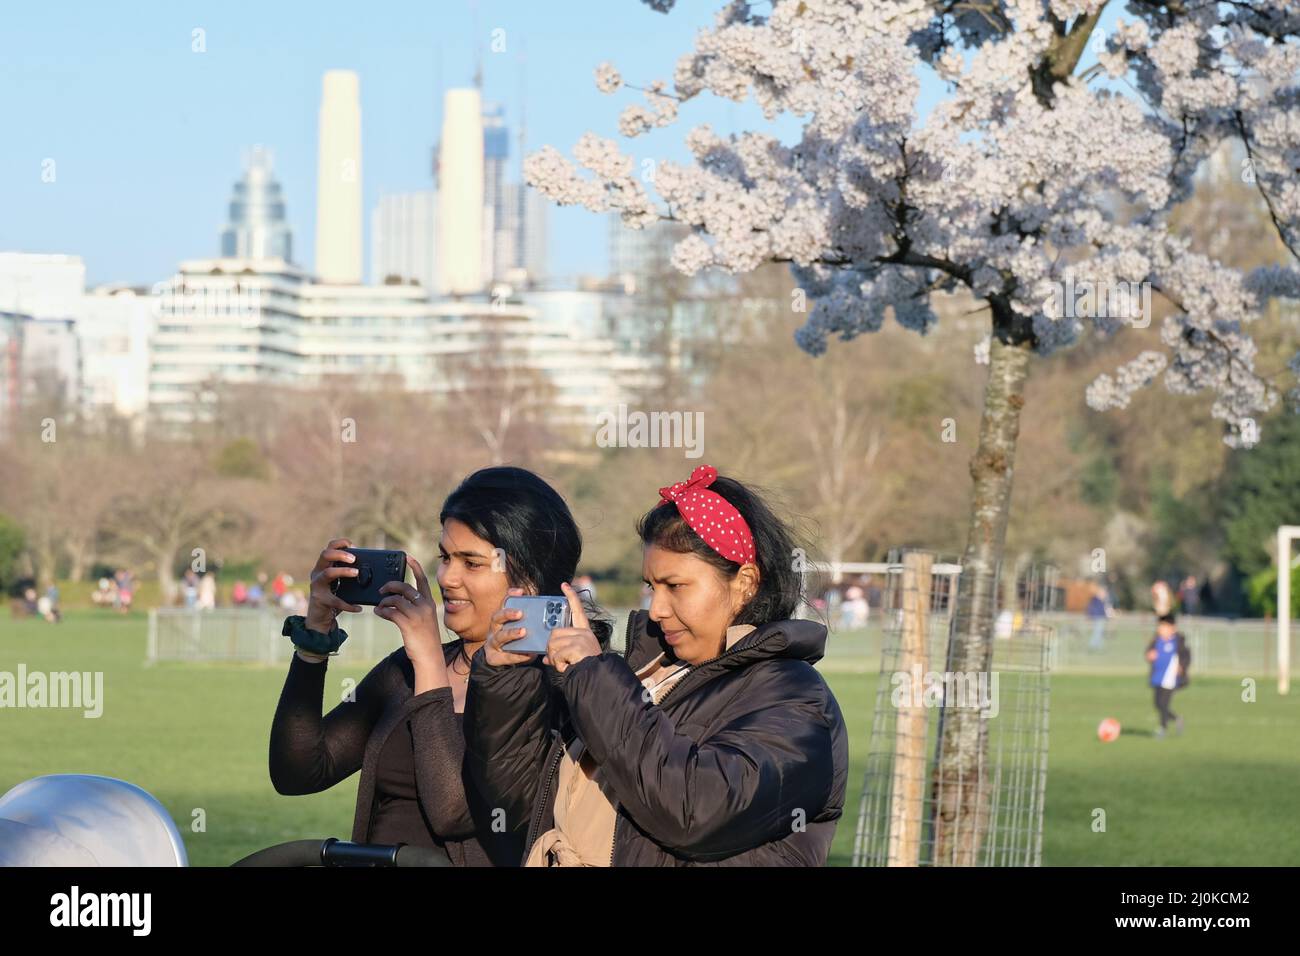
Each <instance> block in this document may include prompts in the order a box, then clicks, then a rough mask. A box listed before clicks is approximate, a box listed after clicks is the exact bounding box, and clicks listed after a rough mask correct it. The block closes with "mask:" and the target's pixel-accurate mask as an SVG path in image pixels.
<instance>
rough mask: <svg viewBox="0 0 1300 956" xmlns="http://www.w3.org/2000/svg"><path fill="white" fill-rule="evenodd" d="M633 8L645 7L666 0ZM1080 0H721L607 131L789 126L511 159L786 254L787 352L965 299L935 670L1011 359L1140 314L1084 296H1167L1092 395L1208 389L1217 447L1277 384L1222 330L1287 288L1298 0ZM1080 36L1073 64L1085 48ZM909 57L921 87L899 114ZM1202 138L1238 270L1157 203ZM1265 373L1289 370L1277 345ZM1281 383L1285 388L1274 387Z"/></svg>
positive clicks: (1023, 368)
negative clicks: (979, 379)
mask: <svg viewBox="0 0 1300 956" xmlns="http://www.w3.org/2000/svg"><path fill="white" fill-rule="evenodd" d="M644 2H646V3H649V5H650V6H652V7H654V8H655V9H657V10H659V11H660V12H664V13H667V12H668V11H669V10H670V9H671V8H672V7H673V5H674V0H644ZM1112 2H1113V3H1114V5H1115V6H1116V7H1119V6H1120V3H1119V0H1112ZM1107 6H1108V2H1107V0H874V2H870V0H771V2H769V3H763V4H759V3H748V2H740V0H738V2H732V3H728V4H726V5H725V6H724V7H723V8H722V10H721V11H720V12H719V13H718V14H717V16H716V19H715V23H714V26H713V27H712V28H709V29H704V30H702V31H700V32H699V34H698V35H697V37H696V40H695V45H694V49H693V50H691V51H689V52H687V53H686V54H685V55H684V56H682V57H681V58H680V59H679V60H678V62H677V64H676V68H675V71H674V74H673V78H672V83H671V85H670V84H669V83H668V82H667V81H666V80H656V81H654V82H651V83H649V84H648V85H647V86H644V87H641V88H639V90H640V93H641V98H642V100H643V102H640V103H636V104H633V105H629V106H627V107H626V108H625V109H624V110H623V112H622V114H621V117H620V122H619V128H620V132H621V133H622V134H623V135H624V136H625V137H635V136H638V135H640V134H642V133H644V132H647V131H648V130H651V129H655V128H659V127H664V126H668V125H671V124H673V123H676V122H677V121H678V118H679V113H683V112H685V110H684V109H683V107H684V105H685V104H686V103H687V101H689V100H691V99H693V98H695V97H697V96H700V95H701V94H704V93H706V92H707V93H712V94H714V95H716V96H719V97H724V98H727V99H730V100H734V101H738V102H743V101H744V100H746V99H747V98H748V97H749V96H751V95H752V96H753V97H754V99H755V100H756V102H757V103H758V104H759V106H760V107H761V108H762V110H763V113H764V116H765V117H766V118H767V119H768V120H774V119H776V118H777V117H778V116H780V115H782V114H790V115H793V116H796V117H798V118H799V119H800V121H801V123H802V129H801V135H800V137H799V139H798V141H797V142H795V143H793V144H787V143H784V142H782V141H781V140H780V139H778V138H777V137H775V136H772V135H768V134H765V133H762V132H746V133H744V134H742V135H732V136H728V137H725V138H724V137H721V136H719V135H717V134H715V133H714V132H713V131H712V130H711V129H710V128H709V127H708V126H705V125H701V126H696V127H695V128H693V129H691V130H690V131H689V132H688V133H687V134H686V140H685V141H686V144H687V146H688V147H689V149H690V152H691V154H692V155H693V157H694V162H693V163H692V164H689V165H682V164H675V163H670V162H660V163H658V164H657V168H656V169H655V172H654V175H653V182H651V183H647V182H645V181H643V179H642V178H639V177H638V176H637V175H635V172H634V170H635V167H634V159H633V157H632V156H630V155H628V154H626V153H624V152H622V151H621V150H620V148H619V146H618V144H617V143H615V142H614V141H612V140H608V139H603V138H601V137H598V136H596V135H593V134H591V133H588V134H586V135H584V136H583V137H582V138H581V139H580V140H579V142H578V143H577V145H576V146H575V147H574V150H573V157H574V159H575V160H576V165H575V163H574V162H571V161H570V160H568V159H566V158H565V157H564V156H563V155H562V154H561V153H559V152H558V151H557V150H555V149H554V148H552V147H545V148H543V149H542V150H540V151H539V152H537V153H535V154H533V155H531V156H530V157H528V159H527V161H526V165H525V171H526V176H527V178H528V180H529V182H531V183H532V184H533V185H535V186H537V187H538V188H539V189H541V190H542V191H543V192H544V193H545V194H547V195H548V196H549V197H551V198H552V199H553V200H555V201H557V202H559V203H562V204H575V203H576V204H581V205H583V206H585V207H587V208H588V209H591V210H594V211H607V210H617V211H619V212H620V213H621V215H622V218H623V221H624V222H625V223H626V225H628V226H629V227H631V228H643V227H645V226H646V225H647V224H649V223H652V222H654V221H656V220H659V219H665V218H667V219H672V220H676V221H680V222H682V223H685V224H688V225H689V226H691V227H692V232H691V234H690V235H688V236H687V237H686V238H684V239H683V240H682V241H680V242H679V243H678V244H677V246H676V248H675V250H674V264H675V265H676V266H677V268H679V269H680V270H682V271H683V272H684V273H687V274H693V273H695V272H697V271H699V270H701V269H706V268H715V269H723V270H728V271H732V272H745V271H748V270H752V269H754V268H756V267H757V266H758V265H760V264H761V263H764V262H768V261H777V262H788V263H790V266H791V269H792V270H793V273H794V275H795V278H796V280H797V281H798V282H799V284H800V286H801V287H802V288H803V289H804V290H805V292H806V293H807V295H808V297H809V298H810V299H812V300H815V304H814V305H813V307H812V308H811V309H810V311H809V312H808V317H807V321H806V323H805V324H804V325H803V327H802V328H801V329H800V330H799V332H798V333H797V334H796V340H797V342H798V345H799V346H800V347H802V348H803V349H806V350H807V351H809V352H812V353H814V354H817V353H821V352H823V351H824V350H825V349H826V348H827V345H828V340H829V339H830V338H831V337H832V336H835V337H837V338H839V339H842V340H848V339H852V338H854V337H856V336H858V335H860V334H862V333H865V332H873V331H876V330H878V329H879V328H880V327H881V325H882V323H883V322H884V321H885V319H886V316H887V314H891V313H892V315H893V318H894V320H895V321H897V322H898V323H900V324H901V325H903V326H905V327H907V328H909V329H914V330H916V331H917V332H919V333H922V334H924V333H926V332H927V331H928V330H929V329H931V328H932V327H933V326H934V324H935V323H936V321H937V316H936V314H935V312H934V311H933V310H932V308H931V305H930V294H931V293H932V292H934V291H936V290H944V291H956V290H965V291H966V292H968V293H969V294H970V295H972V296H974V297H975V298H976V299H977V300H980V301H981V302H982V303H983V304H984V305H986V306H987V309H988V315H989V323H990V327H989V339H988V340H987V342H986V343H985V344H984V345H983V346H982V347H981V348H980V349H979V350H978V352H979V353H980V358H981V360H982V361H984V362H986V363H987V365H988V378H987V383H986V388H985V396H984V407H983V412H982V418H981V422H980V433H979V443H978V447H977V450H976V453H975V455H974V457H973V459H972V461H971V465H970V470H971V476H972V478H973V482H974V489H973V497H972V504H971V513H970V519H969V536H968V541H967V544H966V549H965V553H964V556H963V565H964V567H965V571H964V573H963V574H962V577H961V584H960V589H959V594H958V605H957V612H956V619H955V624H954V628H955V630H954V633H953V636H952V642H953V643H952V658H951V662H950V665H949V666H950V668H951V669H953V670H958V671H968V672H979V671H984V670H987V669H988V667H989V663H990V659H991V653H992V640H991V632H992V617H993V613H994V609H995V594H994V581H995V572H996V569H997V566H998V564H999V561H1000V559H1001V556H1002V550H1003V544H1004V540H1005V535H1006V526H1007V517H1008V512H1009V505H1010V495H1011V485H1012V472H1013V464H1014V461H1015V452H1016V439H1017V434H1018V430H1019V421H1020V414H1021V409H1022V408H1023V405H1024V385H1025V381H1026V376H1027V375H1028V372H1029V367H1030V360H1031V357H1032V356H1033V355H1035V354H1037V355H1045V354H1047V353H1050V352H1053V351H1055V350H1057V349H1060V348H1063V347H1066V346H1069V345H1070V344H1071V343H1073V342H1075V341H1076V340H1077V339H1078V338H1079V337H1080V336H1081V335H1084V334H1099V335H1105V336H1113V335H1116V334H1117V333H1119V332H1120V331H1121V330H1123V329H1125V328H1126V327H1128V326H1130V325H1134V326H1139V327H1140V326H1141V325H1144V324H1146V323H1148V322H1149V321H1150V319H1151V316H1150V309H1149V307H1143V308H1137V307H1135V302H1136V301H1137V300H1136V299H1128V300H1123V299H1122V298H1121V299H1120V300H1119V305H1118V307H1107V305H1109V306H1114V305H1115V303H1116V301H1117V300H1116V299H1115V298H1114V297H1110V298H1107V297H1106V296H1105V295H1102V290H1115V289H1121V290H1123V289H1137V288H1140V289H1143V290H1146V291H1148V293H1150V292H1153V293H1154V294H1155V295H1156V296H1158V297H1160V298H1161V299H1163V300H1164V302H1165V303H1166V305H1167V313H1166V316H1165V318H1164V319H1163V323H1162V325H1161V328H1160V333H1161V334H1160V341H1161V343H1162V346H1163V347H1162V348H1161V349H1158V350H1157V349H1146V350H1143V351H1140V352H1139V353H1138V354H1137V355H1135V356H1133V357H1132V358H1131V359H1130V360H1129V361H1127V362H1126V363H1125V364H1123V365H1122V366H1120V367H1119V368H1118V369H1117V370H1116V371H1115V372H1114V374H1109V375H1102V376H1100V377H1099V378H1097V379H1096V380H1095V381H1094V382H1093V383H1092V385H1091V386H1089V388H1088V390H1087V401H1088V404H1089V405H1090V406H1091V407H1092V408H1095V409H1098V410H1105V409H1117V408H1124V407H1125V406H1126V405H1127V404H1128V403H1129V401H1130V399H1131V396H1132V395H1133V393H1134V392H1135V391H1137V390H1138V389H1140V388H1142V387H1144V386H1146V385H1149V384H1150V383H1152V382H1153V381H1154V380H1155V379H1157V378H1160V377H1162V378H1163V381H1164V384H1165V386H1166V387H1167V388H1168V389H1169V390H1171V391H1173V392H1177V393H1198V392H1210V393H1212V394H1213V395H1214V403H1213V406H1212V414H1213V416H1214V417H1215V418H1217V419H1220V420H1222V422H1223V423H1224V428H1225V441H1227V442H1228V443H1229V444H1230V445H1233V446H1241V445H1249V444H1251V443H1253V442H1254V441H1257V440H1258V439H1259V437H1260V435H1259V429H1258V426H1257V424H1256V420H1257V416H1259V415H1260V414H1261V413H1263V412H1266V411H1268V410H1269V409H1271V408H1273V407H1275V406H1276V405H1277V403H1278V401H1279V400H1280V399H1282V398H1283V397H1284V396H1283V394H1282V393H1283V392H1285V391H1286V390H1287V388H1288V387H1289V386H1288V384H1287V383H1282V384H1278V383H1277V382H1276V381H1275V380H1273V379H1270V378H1269V376H1268V375H1267V374H1265V373H1262V372H1260V371H1258V370H1257V369H1256V367H1255V351H1256V350H1255V346H1254V343H1253V342H1252V339H1251V337H1250V335H1249V327H1250V325H1251V323H1253V322H1255V321H1257V320H1259V319H1260V318H1261V317H1262V316H1263V315H1264V314H1265V306H1266V303H1267V302H1268V300H1269V299H1270V298H1274V297H1286V298H1292V299H1294V298H1300V270H1298V269H1297V261H1296V260H1297V259H1298V258H1300V252H1298V251H1297V250H1300V185H1298V184H1297V175H1296V174H1297V172H1298V171H1300V86H1298V85H1297V79H1296V78H1297V72H1298V68H1300V43H1297V38H1298V37H1300V2H1297V0H1271V2H1266V0H1224V2H1218V0H1128V2H1127V3H1126V4H1124V9H1123V10H1122V11H1121V12H1122V13H1123V14H1124V16H1123V17H1122V18H1120V19H1118V20H1116V22H1115V24H1114V27H1113V29H1112V30H1110V32H1109V34H1108V35H1103V32H1102V31H1101V30H1100V29H1099V22H1100V20H1101V18H1102V15H1103V13H1104V12H1105V9H1106V7H1107ZM1090 51H1091V52H1092V53H1093V54H1094V55H1095V57H1094V58H1095V60H1096V62H1095V63H1093V64H1092V65H1090V66H1086V67H1085V66H1084V65H1083V62H1082V61H1084V60H1085V54H1086V53H1088V52H1090ZM1089 59H1091V58H1089ZM926 74H930V75H933V76H934V77H935V78H936V79H937V81H938V82H940V83H941V84H943V86H944V88H945V90H946V96H945V97H944V98H943V99H942V100H941V101H940V102H938V103H937V105H935V106H934V107H933V108H932V109H931V110H930V111H929V113H928V114H927V115H926V116H925V117H924V118H923V119H922V117H921V116H920V114H919V111H918V96H919V93H920V90H921V78H922V77H923V76H924V75H926ZM596 82H597V85H598V86H599V88H600V89H601V90H603V91H604V92H607V93H615V92H617V91H619V90H620V89H622V88H623V87H625V86H626V84H625V83H624V81H623V79H622V77H621V76H620V74H619V72H618V71H617V69H616V68H615V67H614V66H613V65H611V64H602V65H601V66H600V67H599V68H598V69H597V70H596ZM1229 141H1231V142H1235V143H1237V144H1239V148H1242V149H1244V157H1245V158H1244V161H1243V168H1242V175H1243V178H1245V179H1246V181H1248V182H1250V181H1253V183H1254V184H1255V186H1256V188H1257V189H1258V192H1259V195H1260V196H1261V197H1262V201H1263V202H1264V203H1265V204H1266V205H1267V209H1268V213H1269V216H1270V218H1271V221H1272V224H1273V226H1274V228H1275V229H1276V231H1277V234H1278V236H1279V238H1280V239H1281V242H1282V244H1283V246H1284V247H1285V249H1286V250H1288V251H1289V256H1288V257H1287V259H1286V261H1285V262H1283V263H1279V264H1276V265H1273V266H1270V267H1267V268H1262V269H1258V270H1254V271H1251V272H1249V273H1244V272H1242V271H1239V270H1235V269H1232V268H1228V267H1226V266H1224V265H1222V264H1221V263H1219V262H1217V261H1214V260H1212V259H1210V258H1208V257H1206V256H1204V255H1201V254H1198V253H1197V252H1196V251H1194V250H1193V248H1192V247H1191V243H1190V242H1189V240H1188V239H1187V238H1186V237H1183V236H1180V235H1178V234H1177V232H1176V230H1174V229H1172V228H1171V227H1170V224H1169V223H1170V213H1171V211H1172V210H1173V208H1174V207H1175V206H1176V205H1177V204H1179V203H1180V202H1182V201H1183V200H1184V199H1186V198H1187V197H1188V196H1189V195H1190V194H1191V192H1192V190H1193V187H1194V181H1193V177H1194V174H1195V173H1196V171H1197V168H1198V166H1200V164H1201V163H1202V161H1204V160H1205V159H1206V158H1207V157H1208V156H1209V155H1210V154H1211V153H1212V152H1214V151H1215V150H1217V149H1219V148H1220V147H1222V146H1223V144H1224V143H1225V142H1229ZM648 185H649V186H652V187H653V189H654V191H655V193H657V195H653V196H652V195H651V193H650V191H649V190H648V189H647V186H648ZM1063 289H1066V290H1070V289H1075V290H1085V294H1084V295H1082V296H1081V297H1078V298H1076V297H1075V296H1074V295H1071V294H1065V295H1062V294H1061V290H1063ZM1101 299H1106V304H1099V302H1100V300H1101ZM1148 301H1149V298H1148ZM1290 368H1291V371H1292V372H1294V373H1296V374H1300V354H1297V357H1296V358H1295V359H1293V360H1292V362H1291V365H1290ZM1290 387H1291V388H1292V390H1291V391H1290V392H1289V393H1288V394H1286V395H1285V399H1286V400H1287V401H1288V402H1296V401H1297V392H1296V390H1295V389H1294V382H1290ZM984 723H985V722H983V721H981V720H980V719H979V717H978V716H977V715H975V714H973V713H967V712H964V711H955V712H954V713H953V714H952V715H951V716H949V717H946V718H945V721H944V731H943V740H942V742H941V745H940V759H939V763H938V765H937V768H936V783H937V782H938V781H939V779H940V778H942V780H943V786H942V788H938V789H939V792H942V793H943V794H944V805H943V806H941V807H939V808H938V813H937V817H936V820H935V827H936V844H935V846H936V854H935V862H937V863H946V864H971V863H974V862H975V861H976V860H977V853H978V850H979V845H980V840H981V834H980V830H981V827H980V826H979V824H980V823H981V821H985V820H987V811H988V793H987V792H986V787H987V781H985V780H982V779H981V774H980V768H981V766H982V765H983V761H984V757H985V756H986V750H987V738H986V732H985V726H984Z"/></svg>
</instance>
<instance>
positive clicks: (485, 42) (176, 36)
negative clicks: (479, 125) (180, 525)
mask: <svg viewBox="0 0 1300 956" xmlns="http://www.w3.org/2000/svg"><path fill="white" fill-rule="evenodd" d="M715 6H716V4H715V3H714V2H708V3H686V4H684V5H683V9H679V10H676V11H674V13H673V14H672V15H670V16H664V15H662V14H658V13H655V12H654V11H652V10H650V9H649V8H648V7H645V6H644V5H643V4H641V3H639V2H636V0H564V2H556V3H545V4H543V3H536V2H526V0H481V2H479V3H477V4H474V3H471V2H469V0H433V2H427V0H426V2H422V3H399V2H385V0H375V2H371V3H354V2H351V3H343V2H313V3H299V2H283V3H274V4H271V3H265V2H262V3H251V2H245V0H235V2H223V3H219V4H218V3H183V4H182V3H175V2H172V3H162V2H143V3H133V4H130V5H126V4H107V3H100V2H81V3H66V2H65V3H58V2H55V3H46V4H39V5H38V4H22V5H17V4H15V5H12V6H10V7H8V8H7V9H6V11H5V18H4V19H5V22H4V25H3V28H0V124H2V125H0V129H2V130H3V137H4V140H5V144H6V145H5V147H4V149H3V150H2V151H0V249H5V250H21V251H27V252H64V253H73V254H77V255H81V256H83V257H84V258H85V260H86V266H87V273H88V279H89V280H90V281H91V282H105V281H125V282H131V283H138V284H148V283H152V282H154V281H157V280H159V279H162V278H164V277H166V276H167V275H170V274H171V272H172V271H174V269H175V267H176V264H177V263H178V262H179V261H180V260H181V259H183V258H191V257H201V256H209V255H216V254H217V250H218V233H219V232H220V229H221V227H222V225H223V224H224V220H225V215H226V208H225V207H226V203H227V202H228V200H229V197H230V189H231V186H232V184H233V182H234V180H235V179H236V178H237V177H238V175H239V173H240V171H241V161H242V157H243V151H244V150H245V149H246V148H247V147H249V146H251V145H253V144H255V143H261V144H264V145H265V146H267V147H269V148H271V149H272V150H273V151H274V153H275V165H276V174H277V176H278V178H279V179H280V181H281V184H282V186H283V187H284V191H285V195H286V200H287V203H288V210H289V217H290V221H291V224H292V226H293V228H294V248H295V258H296V259H298V260H299V261H301V262H304V263H308V264H310V263H311V261H312V259H313V250H312V246H313V238H314V236H313V233H314V228H315V225H314V212H315V211H314V203H315V178H316V165H315V162H316V159H315V152H316V122H317V108H318V106H319V100H320V83H321V75H322V73H324V71H325V70H327V69H330V68H346V69H353V70H356V71H357V72H358V73H359V74H360V77H361V105H362V139H363V159H362V166H363V179H364V189H365V209H366V223H367V228H368V226H369V213H370V209H371V208H372V207H373V205H374V202H375V200H376V199H377V198H378V197H379V196H380V195H381V194H382V193H384V192H393V191H400V190H407V189H418V188H425V187H427V186H428V185H429V184H430V173H429V167H430V156H431V150H432V148H433V145H434V142H435V140H436V137H437V125H438V123H439V121H440V118H441V117H440V99H441V97H440V90H442V89H445V88H446V87H449V86H461V85H468V84H469V83H470V81H471V79H472V77H473V72H474V62H475V47H476V45H477V46H478V47H480V48H481V49H482V50H483V54H482V58H483V64H484V93H485V97H486V98H487V99H489V100H498V101H501V102H503V103H504V104H505V106H506V111H507V121H508V122H509V123H510V124H511V126H512V129H513V128H514V127H515V124H516V123H517V120H518V114H519V103H520V96H521V87H523V83H522V82H521V80H523V79H524V78H526V89H525V92H524V95H526V103H527V111H528V113H527V116H528V132H529V137H528V138H529V143H530V147H531V148H534V149H535V148H537V147H538V146H540V145H542V144H543V143H552V144H554V145H556V146H557V147H559V148H560V149H561V150H562V151H564V152H565V153H568V152H569V150H570V148H571V146H572V144H573V143H574V142H575V141H576V140H577V139H578V137H579V136H581V135H582V133H583V132H584V131H585V130H587V129H592V130H595V131H596V132H599V133H601V134H602V135H607V136H613V135H615V134H616V132H617V120H618V112H619V110H620V109H621V107H622V105H623V104H624V103H626V102H632V101H633V100H632V97H635V96H636V94H633V93H629V92H627V91H623V92H621V93H619V94H616V95H615V96H605V95H603V94H601V93H599V92H598V91H597V90H596V88H595V85H594V83H593V79H592V75H593V70H594V69H595V67H596V65H597V64H598V63H600V62H601V61H602V60H605V59H609V60H611V61H612V62H614V63H615V65H617V66H618V67H619V68H620V69H621V70H623V72H624V75H625V76H626V77H627V78H628V79H629V80H631V79H634V78H635V79H638V80H648V79H653V78H656V77H663V78H665V79H668V78H671V73H672V66H673V64H674V62H675V61H676V58H677V56H678V55H679V54H680V53H682V52H684V51H686V50H687V49H688V48H689V47H690V44H691V40H692V37H693V36H694V33H695V31H696V29H697V28H698V27H699V26H701V25H703V24H706V23H708V22H710V19H711V14H712V10H713V9H714V7H715ZM196 28H201V29H203V30H204V31H205V33H204V39H205V43H206V52H203V53H195V52H192V51H191V37H192V35H193V34H192V31H193V30H194V29H196ZM496 30H503V31H504V34H501V33H497V34H495V35H496V36H497V37H498V38H501V37H503V38H504V41H505V51H504V52H499V53H493V52H492V51H491V43H492V39H493V36H494V34H493V31H496ZM525 58H526V71H525V72H524V74H523V75H522V76H521V66H523V64H522V63H521V60H522V59H525ZM685 117H686V118H687V119H688V120H689V121H690V122H691V123H692V124H693V123H694V122H699V121H708V122H711V123H713V124H714V125H715V126H716V127H718V128H719V129H720V130H726V129H730V128H736V129H739V128H743V127H744V126H752V125H755V124H756V123H758V122H760V121H761V115H760V114H759V113H758V111H757V109H756V108H754V107H753V106H752V104H750V105H748V106H739V105H735V104H728V103H725V102H718V101H716V100H711V99H707V98H706V99H702V100H700V101H699V102H697V103H696V104H695V105H694V106H693V107H692V108H691V109H690V110H689V111H688V112H686V114H685ZM685 129H686V127H683V126H681V125H680V124H679V125H678V126H676V127H673V128H670V129H668V130H664V131H659V132H657V133H656V134H655V135H654V137H653V138H651V137H647V138H645V139H643V140H641V141H640V142H638V143H637V144H635V145H636V146H637V148H638V155H651V156H657V157H660V158H664V157H669V156H671V157H674V158H677V159H684V158H686V154H685V151H684V149H683V148H682V147H681V145H680V143H681V140H682V137H683V135H684V132H685ZM786 129H787V131H789V132H793V131H795V130H796V129H797V127H796V126H794V124H793V123H787V124H786ZM513 147H514V143H513V142H512V150H513ZM514 152H515V155H514V156H512V160H513V161H514V163H515V165H516V169H517V164H518V158H519V157H518V155H517V151H514ZM47 159H53V160H54V161H55V181H54V182H53V183H47V182H42V178H41V171H42V164H43V163H44V162H45V160H47ZM605 228H606V227H605V222H604V219H603V218H602V217H600V216H596V215H594V214H592V213H588V212H586V211H584V210H578V209H563V210H561V209H553V210H552V235H551V239H552V242H551V257H552V266H553V270H554V271H555V272H557V273H560V274H571V273H574V272H578V271H588V272H593V271H600V270H603V269H604V266H605V260H606V250H605ZM366 249H367V254H368V252H369V239H368V238H367V243H366Z"/></svg>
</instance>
